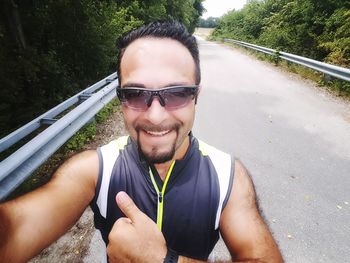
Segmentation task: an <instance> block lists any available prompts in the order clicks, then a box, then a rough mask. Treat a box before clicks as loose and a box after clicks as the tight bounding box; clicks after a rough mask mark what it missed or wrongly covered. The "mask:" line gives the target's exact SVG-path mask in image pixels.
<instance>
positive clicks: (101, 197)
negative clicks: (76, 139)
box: [96, 140, 119, 218]
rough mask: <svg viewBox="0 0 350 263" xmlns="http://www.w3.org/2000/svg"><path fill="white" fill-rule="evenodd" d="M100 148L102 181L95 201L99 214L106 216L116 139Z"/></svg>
mask: <svg viewBox="0 0 350 263" xmlns="http://www.w3.org/2000/svg"><path fill="white" fill-rule="evenodd" d="M100 150H101V155H102V181H101V186H100V189H99V193H98V198H97V202H96V203H97V206H98V208H99V210H100V214H101V215H102V216H103V217H104V218H106V215H107V199H108V188H109V181H110V179H111V175H112V170H113V167H114V164H115V161H116V160H117V158H118V155H119V147H118V140H114V141H111V142H110V143H109V144H107V145H104V146H102V147H101V148H100Z"/></svg>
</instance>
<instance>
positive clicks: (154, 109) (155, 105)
mask: <svg viewBox="0 0 350 263" xmlns="http://www.w3.org/2000/svg"><path fill="white" fill-rule="evenodd" d="M159 99H160V98H158V97H153V98H152V101H151V105H150V106H149V107H148V109H147V111H146V112H145V116H146V118H147V120H148V121H150V122H151V123H152V124H154V125H158V124H161V123H162V122H163V121H164V120H165V119H166V118H167V116H168V112H167V111H166V109H165V108H164V107H163V106H162V105H161V104H160V101H159Z"/></svg>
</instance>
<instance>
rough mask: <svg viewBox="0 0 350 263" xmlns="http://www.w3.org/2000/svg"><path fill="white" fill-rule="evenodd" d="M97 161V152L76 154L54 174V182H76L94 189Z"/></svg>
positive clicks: (90, 151)
mask: <svg viewBox="0 0 350 263" xmlns="http://www.w3.org/2000/svg"><path fill="white" fill-rule="evenodd" d="M98 170H99V160H98V155H97V151H95V150H88V151H84V152H81V153H78V154H76V155H74V156H72V157H71V158H69V159H68V160H67V161H65V162H64V163H63V164H62V165H61V166H60V167H59V168H58V169H57V171H56V172H55V174H54V176H53V178H52V179H53V180H52V182H54V181H56V180H66V179H67V180H78V181H79V183H84V184H87V185H89V186H90V187H93V188H95V186H96V183H97V178H98Z"/></svg>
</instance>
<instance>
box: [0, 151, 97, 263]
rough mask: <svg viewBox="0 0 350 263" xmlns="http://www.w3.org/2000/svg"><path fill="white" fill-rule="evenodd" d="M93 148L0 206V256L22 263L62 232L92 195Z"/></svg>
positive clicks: (95, 169)
mask: <svg viewBox="0 0 350 263" xmlns="http://www.w3.org/2000/svg"><path fill="white" fill-rule="evenodd" d="M97 175H98V157H97V153H96V152H95V151H86V152H83V153H80V154H78V155H76V156H74V157H72V158H71V159H69V160H68V161H67V162H65V163H64V164H63V165H62V166H61V167H60V168H59V169H58V170H57V172H56V173H55V174H54V176H53V178H52V179H51V181H50V182H49V183H47V184H46V185H45V186H43V187H41V188H39V189H37V190H35V191H33V192H31V193H29V194H26V195H24V196H22V197H19V198H17V199H15V200H12V201H10V202H7V203H4V204H1V205H0V258H1V259H2V260H4V262H25V261H27V260H28V259H30V258H32V257H34V256H35V255H36V254H38V253H39V252H40V251H41V250H42V249H43V248H45V247H47V246H48V245H49V244H51V243H52V242H53V241H55V240H56V239H57V238H58V237H60V236H61V235H62V234H64V233H65V232H66V231H67V230H68V229H69V228H70V227H71V226H72V225H73V224H74V223H75V222H76V221H77V220H78V219H79V217H80V215H81V214H82V213H83V211H84V210H85V208H86V207H87V206H88V205H89V203H90V201H91V200H92V198H93V196H94V190H95V185H96V181H97Z"/></svg>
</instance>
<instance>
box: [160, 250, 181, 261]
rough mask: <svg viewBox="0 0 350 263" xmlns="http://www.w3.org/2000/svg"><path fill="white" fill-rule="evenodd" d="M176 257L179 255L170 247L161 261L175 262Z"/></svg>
mask: <svg viewBox="0 0 350 263" xmlns="http://www.w3.org/2000/svg"><path fill="white" fill-rule="evenodd" d="M178 259H179V255H178V254H177V253H176V251H174V250H172V249H171V248H168V252H167V253H166V257H165V259H164V261H163V263H177V260H178Z"/></svg>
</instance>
